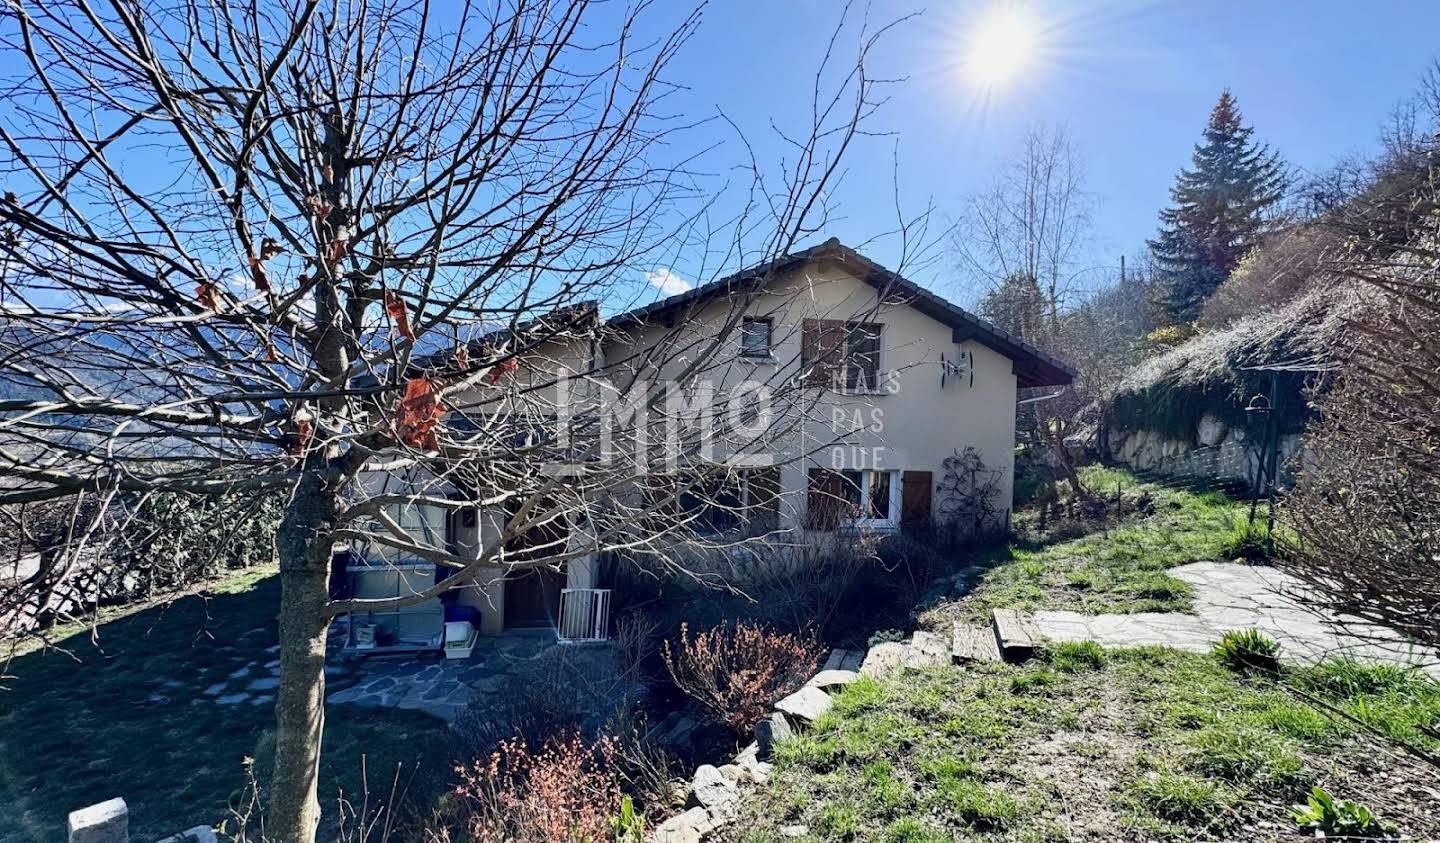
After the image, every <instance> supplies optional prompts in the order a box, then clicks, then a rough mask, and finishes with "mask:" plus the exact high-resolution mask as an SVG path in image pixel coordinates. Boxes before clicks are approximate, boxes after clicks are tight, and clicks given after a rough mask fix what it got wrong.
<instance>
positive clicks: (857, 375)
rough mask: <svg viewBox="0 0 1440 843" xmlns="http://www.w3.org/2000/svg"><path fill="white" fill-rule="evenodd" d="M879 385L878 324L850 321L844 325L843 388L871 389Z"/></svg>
mask: <svg viewBox="0 0 1440 843" xmlns="http://www.w3.org/2000/svg"><path fill="white" fill-rule="evenodd" d="M879 386H880V326H879V325H877V324H875V323H874V322H850V323H848V324H847V325H846V326H845V388H846V389H859V390H872V389H877V388H878V387H879Z"/></svg>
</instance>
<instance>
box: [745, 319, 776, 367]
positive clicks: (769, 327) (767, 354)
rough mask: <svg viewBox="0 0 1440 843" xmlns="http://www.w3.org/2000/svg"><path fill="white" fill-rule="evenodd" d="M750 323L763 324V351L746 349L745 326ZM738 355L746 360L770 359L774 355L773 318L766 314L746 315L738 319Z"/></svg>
mask: <svg viewBox="0 0 1440 843" xmlns="http://www.w3.org/2000/svg"><path fill="white" fill-rule="evenodd" d="M751 324H756V325H764V326H765V351H764V352H763V353H757V352H752V351H748V350H746V347H745V339H746V336H747V334H746V330H745V329H746V328H747V327H749V326H750V325H751ZM740 357H742V358H744V359H746V360H772V359H774V357H775V320H774V319H771V318H770V317H768V316H746V317H744V318H743V319H741V320H740Z"/></svg>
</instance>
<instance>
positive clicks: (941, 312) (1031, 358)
mask: <svg viewBox="0 0 1440 843" xmlns="http://www.w3.org/2000/svg"><path fill="white" fill-rule="evenodd" d="M822 259H824V260H833V261H836V262H838V263H840V264H842V265H845V266H846V267H847V268H849V269H851V270H852V271H853V272H854V273H855V275H856V276H857V277H858V278H860V279H862V280H863V281H865V282H866V283H868V284H869V285H870V286H872V287H874V288H875V289H877V290H879V291H880V292H881V295H882V296H884V298H885V300H886V301H887V302H891V303H899V304H906V305H909V306H910V307H913V308H915V309H916V310H918V311H920V312H921V313H923V314H925V315H926V316H929V317H930V318H931V319H934V320H935V321H937V322H940V323H941V324H943V325H945V326H946V327H948V328H950V331H951V337H952V339H953V340H954V341H955V342H965V341H966V340H974V341H975V342H978V343H980V344H981V345H983V346H985V347H987V348H990V349H992V350H994V351H996V352H999V353H1000V354H1003V355H1005V356H1006V357H1009V358H1010V359H1011V360H1012V361H1014V369H1015V377H1016V381H1017V384H1018V385H1019V386H1020V388H1022V389H1024V388H1027V387H1036V386H1063V385H1066V384H1069V383H1071V382H1072V381H1074V380H1075V370H1074V369H1072V368H1070V366H1068V365H1066V364H1065V363H1063V362H1061V361H1060V360H1058V359H1056V358H1054V357H1051V356H1050V355H1049V354H1046V353H1045V352H1043V351H1041V350H1040V349H1038V348H1036V347H1034V346H1032V345H1030V344H1029V343H1027V342H1025V341H1024V340H1021V339H1020V338H1018V337H1013V336H1011V335H1010V334H1008V333H1006V332H1005V331H1002V330H1000V329H999V328H997V327H995V326H994V325H992V324H990V323H989V322H986V321H985V320H984V319H981V318H980V317H978V316H976V315H974V314H972V313H970V312H969V311H967V310H965V309H964V308H962V307H960V306H959V305H956V304H953V303H951V302H949V301H946V300H945V299H943V298H941V297H940V296H937V295H936V294H934V293H932V292H930V291H929V290H927V289H925V288H924V287H921V286H920V285H919V284H916V283H915V282H913V281H910V280H908V279H906V278H904V277H902V276H900V275H898V274H896V273H894V272H891V271H890V270H888V269H886V268H885V267H883V266H881V265H880V264H878V263H875V262H874V261H872V260H870V259H869V258H867V257H865V256H864V255H862V254H860V253H859V252H857V251H855V250H854V249H852V248H850V247H849V246H846V245H844V244H842V243H841V242H840V241H839V240H838V239H836V238H833V237H832V238H830V239H829V240H826V241H825V242H824V243H821V244H820V245H818V246H812V247H811V248H809V249H804V250H801V251H798V252H794V253H792V254H788V255H783V256H781V257H779V258H776V259H775V260H772V261H769V262H767V263H763V264H760V265H758V266H754V267H751V268H750V269H746V270H742V271H740V272H737V273H735V274H734V275H729V276H726V277H724V278H721V279H719V280H717V281H712V282H710V283H708V284H703V285H701V286H699V287H695V288H694V289H691V290H686V291H685V292H683V293H678V294H676V295H673V296H670V297H669V298H665V299H661V300H660V301H657V302H654V303H652V304H647V305H645V306H644V307H637V308H635V309H634V310H630V311H627V312H625V313H622V314H620V315H618V316H614V317H611V318H610V320H609V324H610V325H611V326H612V327H615V328H626V327H633V326H636V325H642V324H646V323H650V322H654V321H656V320H662V319H670V320H673V319H675V318H676V317H677V316H679V315H680V314H681V312H682V311H684V310H686V309H687V308H698V307H699V306H701V305H704V304H706V303H708V302H710V301H711V300H713V299H715V298H718V297H720V296H725V295H730V294H732V293H737V292H749V291H753V290H754V289H755V288H756V287H757V286H763V285H764V284H768V283H769V282H770V281H772V280H774V279H775V278H776V277H778V276H779V275H780V273H782V272H783V271H785V270H787V269H791V268H794V267H797V266H801V265H804V264H806V263H809V262H811V261H817V260H822Z"/></svg>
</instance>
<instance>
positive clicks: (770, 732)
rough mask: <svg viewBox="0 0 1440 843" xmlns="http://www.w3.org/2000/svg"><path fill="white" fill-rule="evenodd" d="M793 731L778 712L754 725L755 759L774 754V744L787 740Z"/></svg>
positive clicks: (788, 722) (783, 716) (787, 721)
mask: <svg viewBox="0 0 1440 843" xmlns="http://www.w3.org/2000/svg"><path fill="white" fill-rule="evenodd" d="M793 734H795V730H794V729H791V728H790V721H789V720H786V719H785V715H783V714H781V713H780V712H778V711H775V712H771V714H770V716H769V717H767V718H765V719H764V720H761V721H760V722H759V723H756V724H755V744H756V747H757V750H756V752H757V757H759V758H769V757H770V756H771V755H772V754H773V753H774V752H775V744H777V743H779V742H780V741H783V740H787V739H789V737H790V736H791V735H793Z"/></svg>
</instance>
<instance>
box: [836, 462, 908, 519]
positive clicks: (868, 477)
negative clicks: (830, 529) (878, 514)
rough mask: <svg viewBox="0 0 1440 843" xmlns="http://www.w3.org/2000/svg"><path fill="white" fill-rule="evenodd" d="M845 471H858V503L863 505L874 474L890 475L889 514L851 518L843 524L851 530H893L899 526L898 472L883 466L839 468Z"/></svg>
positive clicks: (868, 495)
mask: <svg viewBox="0 0 1440 843" xmlns="http://www.w3.org/2000/svg"><path fill="white" fill-rule="evenodd" d="M845 471H858V472H859V473H860V505H861V506H862V507H863V506H865V504H866V502H867V501H869V500H870V485H871V483H872V482H873V478H874V476H875V475H876V474H888V475H890V506H889V512H890V516H889V517H888V518H869V517H863V518H852V519H850V520H849V521H847V522H846V523H845V525H843V526H847V527H849V528H850V529H852V530H894V529H898V528H899V526H900V479H901V478H900V472H899V471H898V470H890V469H884V468H851V469H841V473H842V476H843V473H844V472H845Z"/></svg>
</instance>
